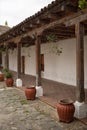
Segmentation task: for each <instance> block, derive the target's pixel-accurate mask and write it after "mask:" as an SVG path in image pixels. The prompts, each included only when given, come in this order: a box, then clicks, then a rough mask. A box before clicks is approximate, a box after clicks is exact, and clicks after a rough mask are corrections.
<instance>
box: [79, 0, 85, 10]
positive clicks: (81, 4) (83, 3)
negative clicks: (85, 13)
mask: <svg viewBox="0 0 87 130" xmlns="http://www.w3.org/2000/svg"><path fill="white" fill-rule="evenodd" d="M86 6H87V1H86V0H79V1H78V7H79V8H80V9H84V8H85V7H86Z"/></svg>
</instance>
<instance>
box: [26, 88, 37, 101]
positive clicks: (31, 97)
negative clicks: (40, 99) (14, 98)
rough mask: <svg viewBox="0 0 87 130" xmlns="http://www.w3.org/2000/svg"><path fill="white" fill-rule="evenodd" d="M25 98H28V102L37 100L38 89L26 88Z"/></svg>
mask: <svg viewBox="0 0 87 130" xmlns="http://www.w3.org/2000/svg"><path fill="white" fill-rule="evenodd" d="M25 96H26V98H27V100H35V97H36V88H35V87H34V86H32V87H26V88H25Z"/></svg>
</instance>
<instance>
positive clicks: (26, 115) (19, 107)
mask: <svg viewBox="0 0 87 130" xmlns="http://www.w3.org/2000/svg"><path fill="white" fill-rule="evenodd" d="M53 111H55V112H54V113H56V110H54V109H53V108H52V107H51V106H49V105H47V104H45V103H44V102H41V101H40V100H39V99H36V100H34V101H30V100H26V97H25V94H24V91H22V90H20V89H18V88H15V87H6V86H5V83H0V130H87V126H86V125H85V124H83V123H82V122H80V121H78V120H76V119H75V120H74V121H73V122H71V123H68V124H67V123H62V122H59V121H58V119H57V118H54V114H53ZM51 112H52V113H51ZM52 114H53V115H52ZM52 116H53V117H52Z"/></svg>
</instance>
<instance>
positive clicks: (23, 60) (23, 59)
mask: <svg viewBox="0 0 87 130" xmlns="http://www.w3.org/2000/svg"><path fill="white" fill-rule="evenodd" d="M21 72H22V73H23V74H25V56H22V57H21Z"/></svg>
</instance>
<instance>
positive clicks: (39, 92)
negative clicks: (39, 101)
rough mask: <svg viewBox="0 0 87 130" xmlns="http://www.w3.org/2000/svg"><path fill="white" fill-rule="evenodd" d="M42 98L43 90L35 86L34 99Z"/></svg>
mask: <svg viewBox="0 0 87 130" xmlns="http://www.w3.org/2000/svg"><path fill="white" fill-rule="evenodd" d="M40 96H43V88H42V86H36V97H40Z"/></svg>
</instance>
